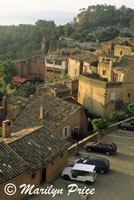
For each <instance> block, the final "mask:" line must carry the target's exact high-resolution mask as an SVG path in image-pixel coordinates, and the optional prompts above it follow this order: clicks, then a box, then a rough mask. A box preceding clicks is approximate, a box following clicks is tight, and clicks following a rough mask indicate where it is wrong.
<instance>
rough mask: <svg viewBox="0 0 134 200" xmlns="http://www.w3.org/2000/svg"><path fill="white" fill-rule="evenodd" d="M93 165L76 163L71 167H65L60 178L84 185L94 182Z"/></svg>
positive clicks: (94, 172)
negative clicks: (84, 183)
mask: <svg viewBox="0 0 134 200" xmlns="http://www.w3.org/2000/svg"><path fill="white" fill-rule="evenodd" d="M94 169H95V165H87V164H81V163H76V164H75V165H74V166H73V167H66V168H65V169H64V170H63V171H62V174H61V176H63V177H64V179H65V180H70V179H71V180H78V181H82V182H86V183H90V182H94V181H95V179H96V171H95V170H94Z"/></svg>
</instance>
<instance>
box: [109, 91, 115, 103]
mask: <svg viewBox="0 0 134 200" xmlns="http://www.w3.org/2000/svg"><path fill="white" fill-rule="evenodd" d="M110 100H111V101H113V100H115V92H111V97H110Z"/></svg>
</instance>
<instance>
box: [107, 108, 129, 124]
mask: <svg viewBox="0 0 134 200" xmlns="http://www.w3.org/2000/svg"><path fill="white" fill-rule="evenodd" d="M125 118H126V113H125V112H123V111H114V112H111V113H110V116H109V119H110V121H112V122H119V121H122V120H124V119H125Z"/></svg>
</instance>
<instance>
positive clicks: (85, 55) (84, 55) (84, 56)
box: [70, 52, 99, 63]
mask: <svg viewBox="0 0 134 200" xmlns="http://www.w3.org/2000/svg"><path fill="white" fill-rule="evenodd" d="M98 57H99V55H93V54H92V53H91V52H81V53H79V54H75V55H73V56H71V57H70V58H72V59H74V60H78V61H85V62H86V61H87V62H90V63H91V62H94V61H96V60H97V59H98Z"/></svg>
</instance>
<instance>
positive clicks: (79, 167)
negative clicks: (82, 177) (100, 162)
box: [72, 163, 95, 172]
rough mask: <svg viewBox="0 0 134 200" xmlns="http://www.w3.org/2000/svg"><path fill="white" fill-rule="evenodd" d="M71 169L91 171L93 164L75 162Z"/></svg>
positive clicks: (93, 167)
mask: <svg viewBox="0 0 134 200" xmlns="http://www.w3.org/2000/svg"><path fill="white" fill-rule="evenodd" d="M72 169H73V170H80V171H86V172H89V171H90V172H93V171H94V169H95V165H87V164H81V163H76V164H75V165H74V166H73V168H72Z"/></svg>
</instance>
